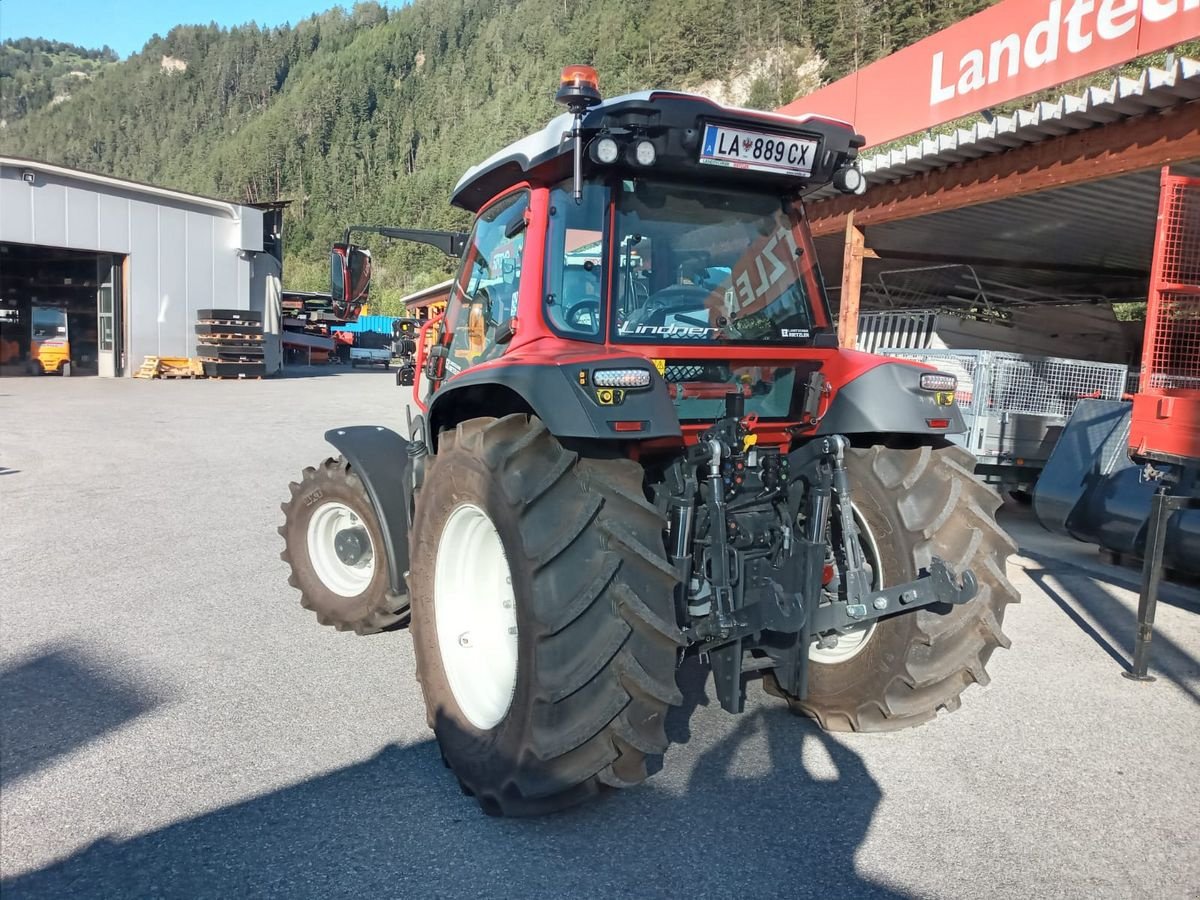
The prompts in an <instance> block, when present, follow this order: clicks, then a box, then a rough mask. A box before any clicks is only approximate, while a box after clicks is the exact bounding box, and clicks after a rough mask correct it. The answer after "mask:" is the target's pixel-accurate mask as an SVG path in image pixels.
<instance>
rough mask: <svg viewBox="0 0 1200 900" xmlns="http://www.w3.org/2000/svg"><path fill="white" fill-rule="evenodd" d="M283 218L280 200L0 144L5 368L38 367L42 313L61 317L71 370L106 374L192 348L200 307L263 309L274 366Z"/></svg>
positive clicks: (0, 359)
mask: <svg viewBox="0 0 1200 900" xmlns="http://www.w3.org/2000/svg"><path fill="white" fill-rule="evenodd" d="M281 220H282V204H269V205H266V206H264V207H262V208H256V207H252V206H243V205H240V204H235V203H228V202H225V201H222V200H214V199H211V198H208V197H201V196H197V195H194V194H186V193H182V192H180V191H174V190H168V189H166V188H160V187H154V186H151V185H145V184H139V183H137V182H133V181H125V180H122V179H118V178H109V177H107V176H103V175H95V174H91V173H88V172H82V171H78V170H75V169H68V168H64V167H61V166H55V165H50V164H48V163H42V162H36V161H33V160H25V159H17V158H12V157H4V156H0V374H4V375H11V374H23V373H26V372H36V371H37V370H38V366H37V364H36V363H35V362H34V361H33V356H32V354H31V341H32V340H33V337H32V335H33V333H34V331H33V330H34V329H35V327H36V323H35V319H36V318H37V317H38V316H39V315H40V316H42V317H43V319H44V318H46V317H47V316H48V315H51V314H53V316H55V317H56V319H55V321H57V322H64V321H65V323H66V327H67V329H68V331H69V334H70V354H71V363H72V365H71V367H70V372H71V374H72V375H80V374H96V375H104V376H110V377H112V376H119V375H132V374H133V372H135V371H136V370H137V368H138V366H139V365H140V364H141V363H142V361H143V360H144V359H145V358H146V357H148V356H159V357H193V356H196V328H195V326H196V321H197V312H198V311H199V310H202V309H237V310H252V311H259V312H261V313H262V314H263V322H264V328H265V331H266V332H267V339H266V348H265V351H266V363H267V371H268V372H275V371H277V370H278V369H279V367H280V355H279V343H278V333H279V311H278V310H279V292H280V283H279V282H280V273H281V258H282V250H281V233H282V228H281ZM64 314H65V315H64ZM60 327H61V326H60Z"/></svg>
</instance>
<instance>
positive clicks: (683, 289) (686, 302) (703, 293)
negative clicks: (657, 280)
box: [646, 284, 711, 309]
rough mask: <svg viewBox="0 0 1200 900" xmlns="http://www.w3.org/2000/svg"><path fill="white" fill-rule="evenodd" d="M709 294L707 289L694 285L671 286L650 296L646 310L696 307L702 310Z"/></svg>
mask: <svg viewBox="0 0 1200 900" xmlns="http://www.w3.org/2000/svg"><path fill="white" fill-rule="evenodd" d="M710 293H711V291H709V290H708V289H707V288H702V287H700V286H699V285H695V284H672V285H670V286H668V287H665V288H663V289H662V290H661V291H655V292H654V293H653V294H651V295H650V296H649V297H648V298H647V300H646V309H665V308H667V307H671V306H698V307H700V308H702V309H703V307H704V301H705V300H706V299H708V295H709V294H710Z"/></svg>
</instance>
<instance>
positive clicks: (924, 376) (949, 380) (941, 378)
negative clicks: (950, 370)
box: [921, 372, 958, 391]
mask: <svg viewBox="0 0 1200 900" xmlns="http://www.w3.org/2000/svg"><path fill="white" fill-rule="evenodd" d="M957 389H958V377H957V376H955V375H947V374H946V373H945V372H922V373H921V390H923V391H953V390H957Z"/></svg>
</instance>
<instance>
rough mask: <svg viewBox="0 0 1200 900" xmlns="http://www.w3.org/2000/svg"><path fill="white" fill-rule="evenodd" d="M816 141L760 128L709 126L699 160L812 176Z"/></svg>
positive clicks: (755, 169)
mask: <svg viewBox="0 0 1200 900" xmlns="http://www.w3.org/2000/svg"><path fill="white" fill-rule="evenodd" d="M816 154H817V142H816V141H810V140H806V139H804V138H794V137H783V136H781V135H778V134H766V133H764V132H761V131H743V130H742V129H740V128H726V127H725V126H723V125H706V126H705V127H704V143H703V144H701V146H700V162H702V163H704V164H706V165H710V166H728V167H731V168H734V169H752V170H754V171H756V172H780V173H782V174H785V175H811V174H812V167H813V157H815V156H816Z"/></svg>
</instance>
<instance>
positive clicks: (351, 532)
mask: <svg viewBox="0 0 1200 900" xmlns="http://www.w3.org/2000/svg"><path fill="white" fill-rule="evenodd" d="M333 549H334V551H335V552H336V553H337V557H338V559H340V560H341V561H342V562H343V563H345V564H346V565H348V566H356V565H358V564H359V563H360V562H363V561H364V559H363V557H365V556H367V555H369V554H370V552H371V536H370V535H369V534H367V529H365V528H363V527H362V526H361V525H355V526H352V527H350V528H343V529H342V530H341V531H339V532H338V533H337V535H335V536H334V539H333Z"/></svg>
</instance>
